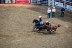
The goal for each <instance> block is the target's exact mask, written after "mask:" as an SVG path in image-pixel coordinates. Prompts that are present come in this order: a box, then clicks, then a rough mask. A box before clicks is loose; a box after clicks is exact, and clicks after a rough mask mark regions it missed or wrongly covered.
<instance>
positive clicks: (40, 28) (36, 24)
mask: <svg viewBox="0 0 72 48" xmlns="http://www.w3.org/2000/svg"><path fill="white" fill-rule="evenodd" d="M33 23H35V25H34V27H33V30H34V29H35V28H36V29H38V31H39V32H40V30H42V29H45V27H44V26H43V25H42V26H40V22H39V21H38V20H37V19H34V20H33Z"/></svg>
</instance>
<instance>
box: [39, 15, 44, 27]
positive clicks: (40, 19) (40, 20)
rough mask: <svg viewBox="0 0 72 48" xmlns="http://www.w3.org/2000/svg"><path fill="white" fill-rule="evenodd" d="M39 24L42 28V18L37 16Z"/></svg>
mask: <svg viewBox="0 0 72 48" xmlns="http://www.w3.org/2000/svg"><path fill="white" fill-rule="evenodd" d="M39 22H40V26H42V25H43V22H42V16H39Z"/></svg>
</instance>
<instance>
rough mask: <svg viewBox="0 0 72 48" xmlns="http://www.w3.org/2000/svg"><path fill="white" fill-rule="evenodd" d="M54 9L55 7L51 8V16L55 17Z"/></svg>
mask: <svg viewBox="0 0 72 48" xmlns="http://www.w3.org/2000/svg"><path fill="white" fill-rule="evenodd" d="M55 13H56V9H55V7H53V8H52V17H55Z"/></svg>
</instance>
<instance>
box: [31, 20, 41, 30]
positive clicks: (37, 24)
mask: <svg viewBox="0 0 72 48" xmlns="http://www.w3.org/2000/svg"><path fill="white" fill-rule="evenodd" d="M32 23H35V25H34V27H33V30H34V29H35V28H36V29H38V27H39V26H40V22H39V21H38V20H37V19H34V20H33V22H32Z"/></svg>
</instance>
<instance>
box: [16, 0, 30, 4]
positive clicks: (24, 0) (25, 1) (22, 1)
mask: <svg viewBox="0 0 72 48" xmlns="http://www.w3.org/2000/svg"><path fill="white" fill-rule="evenodd" d="M16 3H17V4H29V3H30V2H29V0H16Z"/></svg>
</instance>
